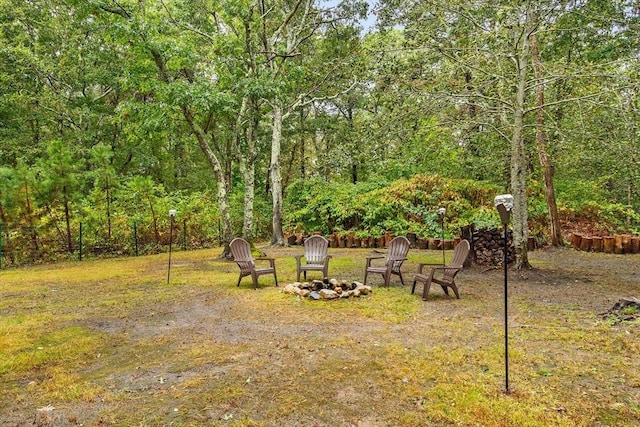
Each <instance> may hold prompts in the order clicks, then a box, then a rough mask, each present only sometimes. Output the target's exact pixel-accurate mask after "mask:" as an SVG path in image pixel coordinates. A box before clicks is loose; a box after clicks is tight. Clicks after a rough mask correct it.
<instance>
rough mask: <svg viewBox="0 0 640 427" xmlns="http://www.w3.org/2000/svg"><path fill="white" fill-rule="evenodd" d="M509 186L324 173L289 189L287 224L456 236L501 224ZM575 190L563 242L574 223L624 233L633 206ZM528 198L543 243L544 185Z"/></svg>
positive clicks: (535, 185) (565, 210)
mask: <svg viewBox="0 0 640 427" xmlns="http://www.w3.org/2000/svg"><path fill="white" fill-rule="evenodd" d="M576 185H578V184H576ZM569 190H571V191H569ZM504 191H505V189H504V188H503V187H501V186H498V185H495V184H492V183H490V182H486V181H477V180H470V179H452V178H445V177H442V176H439V175H427V174H418V175H414V176H413V177H411V178H409V179H399V180H396V181H392V182H384V181H379V182H362V183H357V184H351V183H331V182H328V181H325V180H323V179H320V178H310V179H304V180H298V181H295V182H294V183H293V184H291V185H290V186H289V187H288V188H287V197H286V201H285V207H286V209H285V217H284V222H285V223H284V229H285V230H286V231H287V232H289V233H291V234H295V233H305V234H310V233H313V232H319V233H321V234H323V235H329V234H332V233H337V234H342V235H354V236H355V237H358V238H365V237H369V236H377V237H380V236H383V235H384V234H385V233H386V232H390V233H392V234H393V235H396V236H399V235H407V234H408V233H413V234H415V235H416V236H418V237H426V238H429V237H441V236H442V232H443V230H442V227H443V226H444V234H445V238H447V239H450V238H453V237H455V236H458V235H459V233H460V229H461V228H462V227H464V226H467V225H469V224H474V226H475V228H476V229H480V228H494V227H497V226H499V224H500V218H499V216H498V213H497V211H496V209H495V207H494V205H493V199H494V197H495V196H496V195H497V194H500V193H503V192H504ZM575 191H576V190H575V189H568V190H567V193H566V194H565V193H564V192H563V191H562V190H561V191H559V192H558V203H559V211H560V212H559V213H560V220H561V227H562V229H563V234H564V235H565V239H567V240H568V239H569V236H570V234H571V232H572V231H574V228H575V225H576V224H581V225H582V226H583V227H586V225H585V224H588V227H589V228H590V229H592V230H602V232H616V231H625V230H626V221H627V216H628V215H629V210H628V209H626V208H625V207H624V206H621V205H618V204H612V203H598V204H595V203H590V204H588V205H584V203H582V202H580V201H578V200H572V199H570V196H571V194H573V192H575ZM527 203H528V206H529V234H530V236H533V237H535V238H536V240H538V241H539V243H545V242H546V241H547V239H546V233H547V232H548V231H547V230H548V209H547V206H546V202H545V198H544V188H543V186H542V184H541V183H540V182H532V183H531V184H530V192H529V195H528V200H527ZM441 207H444V208H445V209H446V214H445V218H444V223H441V221H440V217H439V216H438V209H439V208H441ZM605 230H606V231H605ZM627 231H628V230H627Z"/></svg>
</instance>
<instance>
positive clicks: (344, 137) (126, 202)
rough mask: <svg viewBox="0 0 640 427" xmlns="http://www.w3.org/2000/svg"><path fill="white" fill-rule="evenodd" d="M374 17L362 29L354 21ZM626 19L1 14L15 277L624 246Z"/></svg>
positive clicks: (633, 34) (250, 1)
mask: <svg viewBox="0 0 640 427" xmlns="http://www.w3.org/2000/svg"><path fill="white" fill-rule="evenodd" d="M368 13H375V16H376V17H377V25H376V27H373V28H368V29H366V31H365V30H364V29H363V28H361V24H360V22H362V19H364V18H365V17H366V16H367V14H368ZM639 18H640V2H638V1H637V0H635V1H627V0H621V1H607V0H573V1H552V0H549V1H545V0H541V1H518V2H513V1H508V2H507V1H505V2H501V1H491V2H489V1H483V0H480V1H473V2H470V1H463V0H447V1H431V0H422V1H410V0H383V1H380V2H378V3H376V5H375V7H374V8H373V9H371V6H370V5H369V4H368V3H367V2H360V1H344V2H340V3H325V2H320V1H315V0H293V1H289V0H286V1H281V0H259V1H258V0H242V1H239V0H216V1H209V0H161V1H156V0H154V1H150V0H146V1H145V0H121V1H115V0H57V1H54V0H42V1H38V0H29V1H25V0H0V222H1V223H2V232H1V235H2V247H3V249H4V253H5V254H7V255H6V256H8V257H9V258H6V259H9V262H13V263H16V264H18V263H21V262H28V261H35V260H39V259H48V258H51V257H57V256H60V254H61V253H74V252H76V251H77V250H78V247H77V246H78V238H77V236H78V232H79V228H80V223H82V224H83V230H84V235H85V239H86V240H87V244H90V245H91V244H93V245H98V246H101V247H116V248H120V249H119V250H123V249H122V248H123V247H125V246H126V245H130V242H131V233H132V229H133V225H134V224H136V227H139V232H140V235H141V236H144V238H145V239H146V240H145V246H148V247H157V246H158V245H162V244H165V243H166V235H167V233H168V227H167V225H168V222H169V218H168V210H169V209H177V211H178V216H177V218H176V221H177V223H178V224H184V223H185V222H187V221H188V224H189V229H190V230H194V231H192V232H194V233H195V235H196V236H197V237H194V241H197V242H198V244H200V245H206V244H210V243H212V242H215V241H216V240H217V239H219V240H220V241H221V242H222V243H223V244H228V242H229V241H230V240H231V239H232V238H233V237H234V236H239V235H241V236H244V237H245V238H247V239H248V240H250V241H253V240H254V239H256V238H261V239H264V238H268V239H270V240H271V241H272V242H273V243H274V244H283V243H284V234H285V233H286V232H313V231H318V232H323V233H332V232H338V233H340V232H354V233H361V234H378V235H382V234H383V233H384V232H385V231H392V232H394V233H396V234H402V233H406V232H413V233H418V234H423V235H427V236H428V235H430V234H431V235H439V232H440V231H439V223H438V218H437V209H438V207H440V206H444V207H446V208H447V209H448V214H447V221H446V228H447V229H446V233H447V235H453V234H456V233H457V230H458V228H457V227H459V226H461V225H465V223H469V222H473V223H476V224H477V225H479V226H483V225H490V224H495V225H496V226H498V224H499V220H498V217H497V214H496V213H495V212H494V209H493V206H492V200H493V196H494V195H496V194H499V193H504V192H511V193H513V194H514V196H515V199H516V200H515V206H514V212H513V231H514V243H515V244H516V248H517V257H518V265H519V266H526V265H527V264H528V261H527V256H526V242H527V238H528V237H529V236H530V235H532V234H533V235H535V236H536V237H539V238H541V239H544V240H545V241H547V242H548V243H550V244H560V243H561V240H562V232H563V230H562V227H563V221H565V222H566V221H569V220H571V221H573V222H578V221H587V222H586V223H585V224H588V227H597V228H598V229H594V234H598V233H599V232H601V231H603V230H609V231H612V232H613V231H624V232H628V233H636V234H637V233H638V232H639V231H640V200H638V192H639V190H638V188H639V186H640V172H639V170H640V168H639V162H640V160H639V156H640V154H639V148H640V142H639V139H638V131H637V123H638V113H639V110H638V90H639V88H638V71H639V62H638V58H639V56H638V54H639V53H640V52H639V46H638V40H639V38H638V19H639Z"/></svg>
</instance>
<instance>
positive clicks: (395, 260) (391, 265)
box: [364, 236, 410, 286]
mask: <svg viewBox="0 0 640 427" xmlns="http://www.w3.org/2000/svg"><path fill="white" fill-rule="evenodd" d="M409 245H410V243H409V240H408V239H407V238H406V237H403V236H397V237H394V238H393V239H392V240H391V242H389V248H388V250H387V255H386V257H385V256H369V257H367V266H366V267H365V269H364V284H365V285H366V284H367V276H368V275H369V273H377V274H382V277H383V278H384V285H385V286H389V282H390V281H391V275H392V274H395V275H397V276H400V282H401V283H402V284H403V285H404V280H403V279H402V271H401V270H400V267H402V263H403V262H404V261H405V260H406V259H407V254H408V253H409ZM383 258H384V259H385V262H384V266H374V265H372V262H373V260H376V259H383Z"/></svg>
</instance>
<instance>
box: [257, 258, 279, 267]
mask: <svg viewBox="0 0 640 427" xmlns="http://www.w3.org/2000/svg"><path fill="white" fill-rule="evenodd" d="M256 261H269V264H271V267H275V263H276V259H275V258H271V257H264V256H263V257H258V258H256Z"/></svg>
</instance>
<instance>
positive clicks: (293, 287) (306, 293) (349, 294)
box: [282, 278, 372, 300]
mask: <svg viewBox="0 0 640 427" xmlns="http://www.w3.org/2000/svg"><path fill="white" fill-rule="evenodd" d="M371 291H372V288H371V286H368V285H364V284H362V283H360V282H355V281H353V282H349V281H347V280H337V279H329V278H325V279H324V280H313V281H311V282H294V283H290V284H288V285H286V286H285V287H284V288H282V292H283V293H285V294H293V295H300V296H301V297H302V298H309V299H313V300H320V299H325V300H326V299H337V298H354V297H359V296H362V295H368V294H369V293H370V292H371Z"/></svg>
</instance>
